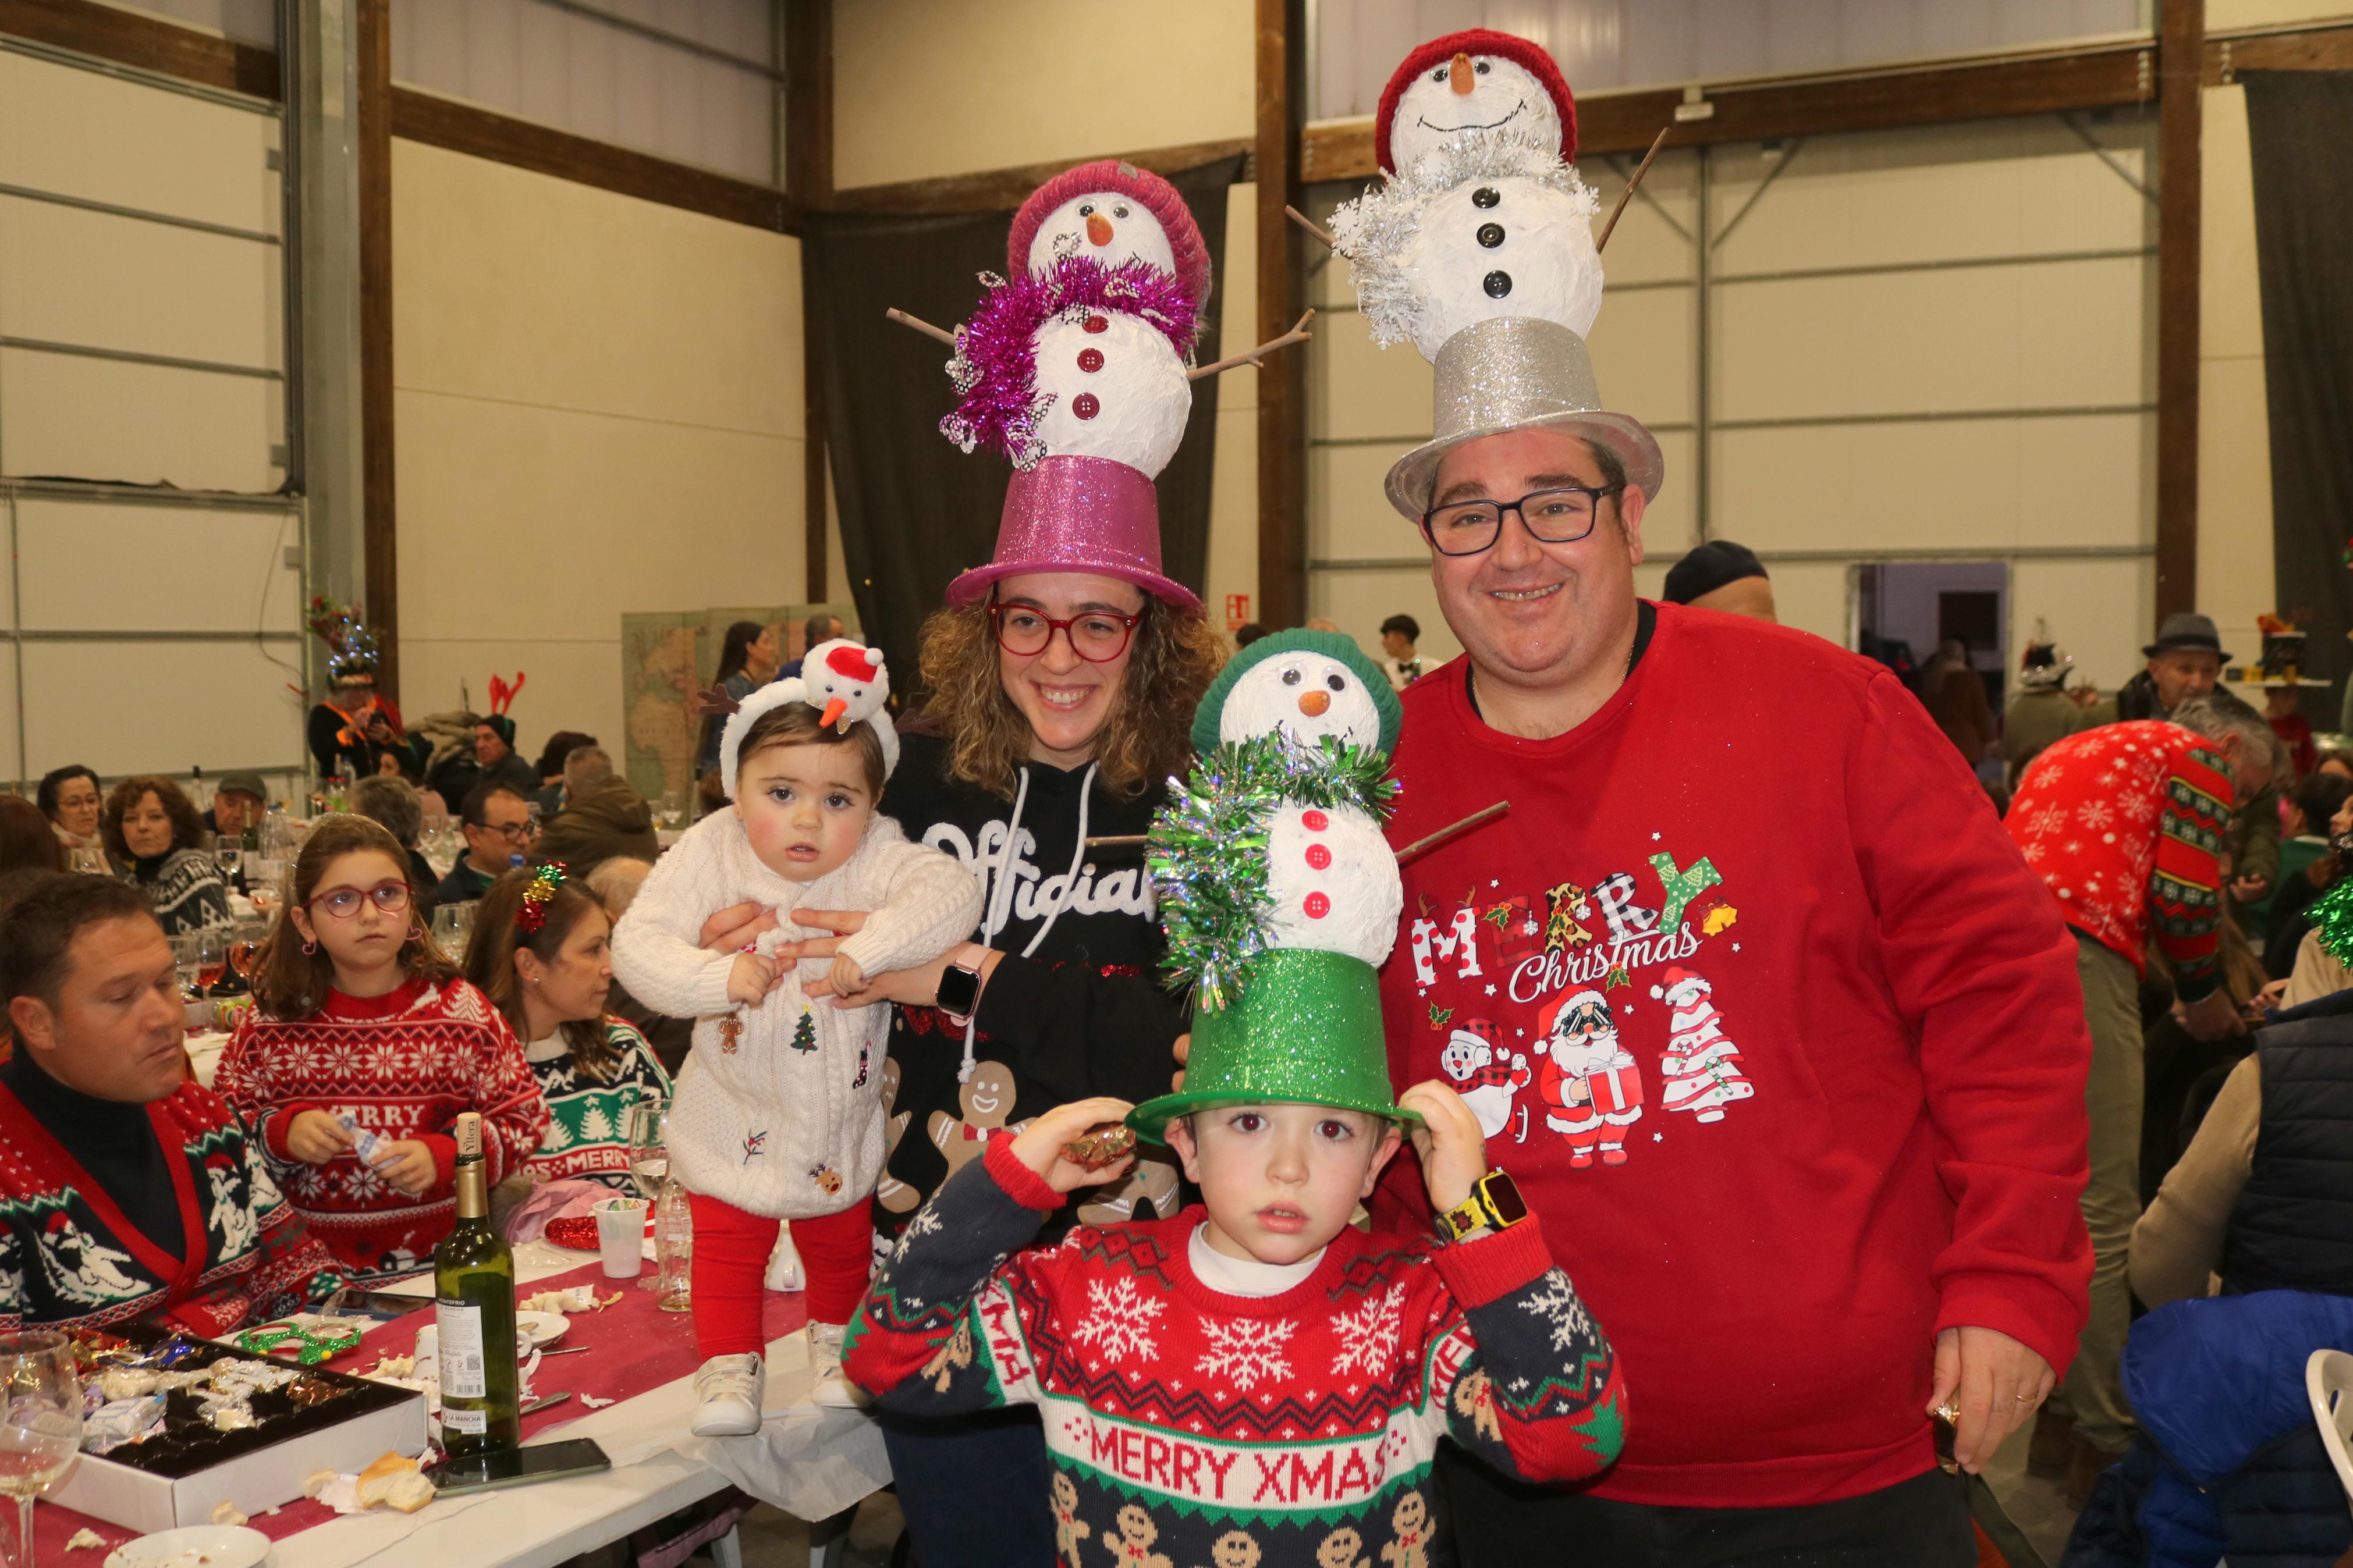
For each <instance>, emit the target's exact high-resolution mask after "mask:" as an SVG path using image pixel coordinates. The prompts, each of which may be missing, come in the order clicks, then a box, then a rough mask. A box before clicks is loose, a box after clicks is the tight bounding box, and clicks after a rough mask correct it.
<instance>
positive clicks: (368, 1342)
mask: <svg viewBox="0 0 2353 1568" xmlns="http://www.w3.org/2000/svg"><path fill="white" fill-rule="evenodd" d="M650 1276H651V1270H650V1268H649V1270H648V1273H647V1275H646V1276H643V1277H641V1278H640V1279H606V1278H605V1273H604V1270H603V1269H602V1268H599V1267H598V1266H597V1263H596V1258H595V1257H594V1256H593V1255H592V1256H591V1257H590V1258H589V1259H588V1262H587V1263H586V1266H584V1267H582V1268H575V1269H574V1270H572V1272H570V1273H568V1274H558V1275H555V1276H554V1277H553V1278H550V1279H541V1280H538V1281H536V1282H534V1283H533V1284H529V1285H524V1286H522V1287H521V1288H520V1293H521V1294H522V1295H524V1296H533V1295H537V1294H538V1293H539V1292H540V1291H542V1290H560V1289H565V1287H567V1286H572V1285H586V1286H589V1287H592V1288H593V1289H595V1290H596V1293H597V1295H598V1296H599V1297H604V1296H609V1295H611V1294H613V1293H614V1292H615V1291H619V1292H620V1293H621V1299H620V1300H618V1301H617V1302H615V1303H614V1304H613V1305H612V1306H610V1307H608V1308H607V1309H606V1310H604V1311H601V1312H572V1313H567V1314H566V1316H567V1317H568V1318H569V1319H570V1321H571V1327H570V1328H569V1329H567V1330H566V1331H565V1335H564V1339H563V1340H562V1342H560V1343H559V1344H558V1345H556V1346H554V1347H551V1348H554V1349H565V1350H568V1349H570V1348H571V1347H572V1346H574V1345H585V1346H586V1347H587V1348H588V1352H589V1353H587V1354H586V1355H560V1356H555V1357H553V1358H543V1359H542V1360H541V1362H540V1363H539V1370H538V1371H537V1372H535V1373H533V1374H532V1379H531V1388H532V1393H533V1395H534V1396H536V1397H538V1398H541V1399H544V1398H546V1397H547V1396H548V1395H549V1394H565V1393H569V1394H572V1395H573V1397H572V1398H570V1399H567V1400H565V1402H564V1403H563V1404H561V1405H557V1406H556V1407H555V1408H554V1409H553V1410H543V1411H542V1412H540V1413H539V1414H538V1415H526V1416H524V1417H523V1422H522V1436H523V1441H524V1442H526V1443H527V1442H530V1441H531V1440H532V1439H533V1437H536V1436H540V1435H541V1434H542V1433H543V1432H545V1431H546V1430H547V1429H548V1428H550V1427H552V1426H562V1425H564V1424H565V1422H568V1421H577V1420H578V1419H579V1418H580V1417H582V1416H583V1415H589V1414H591V1412H590V1411H589V1409H588V1407H587V1406H586V1405H583V1404H582V1403H581V1402H580V1399H579V1395H580V1394H595V1395H596V1397H597V1398H599V1399H613V1400H621V1399H628V1398H630V1397H632V1396H633V1395H636V1394H645V1393H648V1392H649V1391H651V1390H653V1389H656V1388H659V1387H660V1386H661V1385H662V1384H666V1383H672V1382H675V1381H676V1380H678V1379H679V1378H681V1377H685V1376H687V1375H689V1374H690V1373H692V1372H693V1371H694V1369H695V1368H696V1367H698V1366H701V1365H702V1357H701V1356H699V1355H697V1354H695V1351H694V1317H693V1314H692V1313H691V1312H665V1311H663V1310H661V1309H660V1308H659V1307H658V1306H656V1305H655V1304H654V1292H652V1291H651V1290H643V1289H638V1286H639V1284H640V1283H641V1282H642V1279H644V1278H650ZM806 1300H807V1299H806V1298H805V1297H804V1296H802V1295H801V1294H800V1293H799V1292H797V1291H796V1292H794V1293H793V1294H790V1295H780V1294H778V1293H776V1291H773V1290H772V1291H769V1292H767V1293H766V1295H765V1296H764V1297H763V1298H762V1301H761V1324H760V1326H761V1329H762V1331H764V1332H765V1334H766V1335H767V1337H768V1338H769V1339H771V1340H777V1339H781V1338H783V1337H784V1336H785V1335H786V1334H789V1333H791V1332H792V1331H795V1330H796V1329H798V1328H799V1327H800V1326H801V1325H802V1324H803V1323H805V1322H807V1321H808V1312H807V1308H806V1307H805V1305H804V1302H805V1301H806ZM431 1321H433V1310H432V1302H431V1301H430V1300H426V1301H424V1302H423V1303H422V1305H421V1306H420V1307H419V1309H418V1310H417V1311H415V1312H411V1313H409V1314H408V1315H407V1316H406V1317H401V1318H396V1319H394V1320H393V1321H391V1322H388V1323H385V1324H383V1325H381V1326H379V1327H377V1328H375V1329H374V1330H372V1331H370V1332H369V1333H368V1334H367V1335H366V1336H365V1337H364V1338H363V1339H362V1340H361V1341H360V1343H359V1348H358V1349H357V1350H354V1351H350V1352H345V1353H344V1354H343V1355H339V1356H337V1357H336V1358H335V1359H334V1360H333V1361H332V1362H329V1363H327V1364H328V1365H329V1366H330V1367H332V1369H334V1370H335V1371H337V1372H348V1373H360V1372H364V1371H366V1370H367V1369H368V1368H370V1367H372V1366H374V1365H375V1363H376V1358H377V1357H378V1356H380V1355H385V1354H392V1355H408V1354H410V1353H412V1352H414V1351H415V1350H416V1348H417V1330H418V1329H420V1328H422V1327H424V1326H425V1325H426V1324H427V1323H429V1322H431ZM335 1517H336V1515H335V1512H334V1510H332V1509H330V1508H327V1507H325V1506H323V1505H322V1504H320V1503H316V1502H311V1501H310V1500H307V1499H297V1500H294V1501H292V1502H290V1503H288V1504H286V1505H285V1506H284V1507H282V1508H280V1510H278V1511H277V1512H276V1513H274V1514H273V1513H257V1514H255V1515H254V1516H253V1518H252V1520H251V1521H249V1522H250V1523H251V1524H252V1526H253V1528H254V1529H256V1530H258V1531H261V1533H262V1534H264V1535H267V1536H268V1537H269V1538H270V1539H271V1540H272V1541H279V1540H282V1539H284V1538H285V1537H287V1536H289V1535H292V1534H294V1533H295V1532H296V1531H303V1530H308V1529H310V1528H311V1526H313V1525H319V1524H324V1523H326V1522H327V1521H329V1520H331V1519H333V1518H335ZM84 1526H88V1527H89V1528H90V1529H91V1530H94V1531H97V1532H98V1533H99V1534H100V1535H102V1536H104V1537H105V1538H106V1544H107V1547H108V1549H109V1550H110V1551H111V1550H112V1549H113V1548H114V1547H117V1546H120V1545H121V1544H122V1543H123V1542H126V1541H129V1540H131V1539H132V1537H134V1536H135V1535H137V1534H138V1531H132V1530H124V1529H122V1528H121V1527H120V1526H118V1525H111V1524H108V1523H106V1522H104V1521H100V1520H95V1519H91V1518H90V1517H88V1516H87V1515H84V1514H79V1513H76V1512H75V1511H74V1510H71V1509H66V1508H59V1507H58V1506H57V1505H56V1504H55V1503H52V1502H47V1501H43V1502H42V1503H41V1504H40V1505H39V1506H38V1507H37V1508H36V1509H35V1510H33V1542H34V1546H35V1550H36V1552H37V1561H38V1562H40V1563H45V1564H47V1565H49V1568H58V1565H60V1564H64V1565H66V1568H75V1565H79V1568H97V1564H98V1563H99V1562H100V1554H99V1553H94V1552H93V1553H83V1552H77V1553H75V1554H74V1555H73V1556H71V1557H68V1556H67V1555H66V1554H65V1545H66V1542H67V1541H68V1539H69V1538H70V1537H71V1536H72V1535H73V1533H74V1532H75V1531H78V1530H80V1529H82V1528H83V1527H84Z"/></svg>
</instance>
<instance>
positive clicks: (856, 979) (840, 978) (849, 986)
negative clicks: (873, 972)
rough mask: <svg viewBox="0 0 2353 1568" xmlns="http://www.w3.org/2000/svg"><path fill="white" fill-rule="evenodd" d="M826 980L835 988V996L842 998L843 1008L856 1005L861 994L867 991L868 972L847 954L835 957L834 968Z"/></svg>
mask: <svg viewBox="0 0 2353 1568" xmlns="http://www.w3.org/2000/svg"><path fill="white" fill-rule="evenodd" d="M825 979H826V984H828V985H830V986H831V987H833V994H835V995H836V996H839V997H840V998H841V1003H840V1005H843V1006H854V1005H857V1002H858V996H859V993H860V992H861V991H864V990H865V989H866V971H865V970H863V969H861V968H860V967H859V963H858V961H857V960H856V959H854V958H852V957H850V956H849V954H848V953H846V952H837V953H835V954H834V955H833V967H832V968H831V969H828V970H827V971H826V975H825Z"/></svg>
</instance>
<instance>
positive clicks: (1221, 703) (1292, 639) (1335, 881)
mask: <svg viewBox="0 0 2353 1568" xmlns="http://www.w3.org/2000/svg"><path fill="white" fill-rule="evenodd" d="M1401 719H1402V711H1401V710H1400V709H1399V707H1398V700H1397V694H1396V693H1395V692H1394V691H1393V690H1391V689H1390V687H1389V684H1388V678H1387V677H1386V676H1384V675H1383V674H1382V673H1381V670H1380V667H1379V666H1377V665H1376V664H1375V663H1373V661H1372V660H1371V659H1369V658H1366V657H1365V655H1364V653H1363V652H1362V651H1361V650H1360V649H1358V647H1356V643H1355V642H1354V641H1353V640H1352V639H1350V638H1349V637H1345V636H1343V635H1341V634H1339V633H1336V632H1317V631H1290V632H1279V633H1276V634H1274V635H1273V636H1271V637H1261V638H1260V639H1259V640H1258V641H1257V642H1254V643H1252V644H1251V645H1250V647H1247V648H1245V649H1243V650H1242V651H1241V653H1240V654H1239V655H1237V656H1236V657H1235V658H1233V660H1232V661H1231V662H1229V664H1228V665H1227V666H1226V668H1225V670H1224V671H1223V672H1222V673H1221V674H1220V675H1219V677H1218V679H1216V680H1215V681H1214V682H1212V683H1211V684H1210V687H1209V689H1208V691H1207V692H1206V693H1205V694H1204V695H1203V697H1202V699H1201V705H1200V708H1199V710H1198V712H1197V713H1196V715H1195V718H1194V721H1193V743H1194V746H1195V749H1196V750H1197V751H1198V752H1200V753H1201V756H1200V761H1199V763H1198V764H1197V765H1196V766H1195V768H1194V770H1193V773H1192V774H1191V776H1190V777H1189V778H1188V779H1187V780H1186V781H1185V782H1184V783H1183V784H1181V785H1180V786H1178V788H1177V789H1176V793H1175V795H1173V797H1172V798H1171V800H1170V802H1169V804H1168V805H1166V807H1164V808H1163V810H1162V811H1161V814H1160V816H1158V817H1156V818H1155V820H1154V823H1153V831H1152V837H1151V847H1150V849H1149V851H1148V855H1147V861H1148V864H1149V866H1150V868H1151V871H1152V878H1153V890H1154V892H1155V896H1156V897H1157V898H1158V900H1159V902H1160V910H1161V916H1162V920H1163V921H1164V922H1165V923H1166V927H1167V931H1168V957H1167V959H1166V967H1167V969H1168V970H1169V972H1170V974H1171V975H1172V977H1173V978H1175V979H1176V980H1178V981H1181V982H1183V983H1186V984H1190V985H1191V986H1192V988H1193V993H1194V1017H1193V1042H1192V1053H1191V1056H1190V1058H1189V1060H1188V1063H1187V1076H1186V1084H1185V1089H1183V1091H1182V1092H1179V1093H1176V1094H1169V1095H1164V1096H1162V1097H1161V1098H1159V1099H1157V1100H1149V1101H1147V1102H1145V1104H1143V1105H1139V1106H1137V1107H1136V1108H1135V1110H1134V1112H1133V1113H1132V1114H1131V1115H1130V1116H1129V1117H1128V1124H1129V1125H1130V1126H1131V1127H1133V1128H1134V1130H1135V1131H1137V1132H1138V1133H1140V1134H1141V1135H1143V1136H1144V1137H1145V1138H1149V1139H1152V1140H1154V1141H1155V1142H1158V1141H1161V1140H1162V1135H1163V1130H1164V1129H1165V1128H1166V1125H1167V1123H1168V1122H1169V1121H1170V1120H1171V1119H1173V1118H1175V1117H1178V1116H1183V1115H1186V1114H1187V1113H1189V1112H1191V1111H1194V1110H1200V1109H1202V1108H1204V1107H1207V1106H1211V1105H1219V1104H1235V1103H1246V1102H1256V1101H1274V1102H1289V1103H1298V1104H1310V1105H1329V1106H1335V1107H1338V1108H1340V1109H1343V1110H1361V1111H1364V1112H1366V1113H1367V1114H1370V1115H1375V1116H1380V1117H1385V1118H1388V1119H1390V1120H1393V1121H1401V1122H1413V1121H1419V1117H1417V1116H1416V1115H1415V1114H1414V1112H1412V1111H1410V1110H1401V1109H1399V1108H1398V1105H1397V1103H1396V1100H1395V1098H1394V1096H1393V1095H1392V1094H1391V1092H1390V1089H1389V1082H1388V1052H1387V1049H1386V1047H1385V1046H1384V1043H1383V1038H1382V1032H1381V1011H1380V988H1379V982H1378V979H1377V975H1376V973H1375V972H1376V971H1377V969H1378V968H1379V966H1380V964H1381V963H1383V962H1384V961H1385V960H1386V959H1387V958H1388V953H1389V949H1390V947H1391V946H1392V945H1393V944H1394V943H1395V942H1396V940H1397V930H1398V913H1399V911H1400V910H1401V908H1402V907H1403V902H1404V893H1403V889H1402V886H1401V884H1400V881H1399V879H1398V866H1397V857H1396V856H1395V854H1393V853H1392V852H1391V851H1390V849H1389V847H1388V841H1387V839H1386V838H1385V837H1383V836H1382V832H1381V824H1382V822H1383V821H1384V820H1385V819H1386V817H1387V816H1388V797H1389V795H1390V794H1391V791H1392V787H1393V786H1392V785H1391V784H1389V782H1388V752H1389V750H1390V748H1391V747H1393V746H1394V745H1395V744H1396V743H1397V734H1398V724H1399V722H1400V721H1401Z"/></svg>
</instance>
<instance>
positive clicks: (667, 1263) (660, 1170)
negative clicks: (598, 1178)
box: [621, 1094, 686, 1306]
mask: <svg viewBox="0 0 2353 1568" xmlns="http://www.w3.org/2000/svg"><path fill="white" fill-rule="evenodd" d="M669 1123H670V1101H669V1100H666V1099H664V1098H663V1097H662V1096H660V1095H659V1094H647V1095H642V1096H640V1097H639V1098H638V1100H637V1102H636V1103H635V1104H633V1105H631V1106H630V1107H629V1108H628V1110H626V1111H624V1112H623V1113H622V1123H621V1125H622V1135H623V1136H624V1137H626V1138H627V1139H628V1143H629V1177H630V1179H631V1180H632V1181H634V1182H636V1183H637V1184H638V1192H639V1193H640V1194H644V1196H645V1198H646V1200H647V1201H648V1202H649V1203H650V1204H652V1205H654V1271H653V1273H651V1274H650V1275H648V1276H647V1277H646V1278H645V1279H640V1280H639V1281H638V1289H641V1290H656V1291H660V1292H662V1293H663V1301H662V1304H663V1305H664V1306H668V1305H669V1301H670V1296H671V1295H672V1294H674V1293H676V1292H678V1291H681V1290H682V1289H683V1279H684V1276H685V1272H686V1260H685V1259H684V1258H673V1257H672V1256H671V1253H672V1247H671V1243H672V1242H673V1240H675V1239H676V1238H675V1237H673V1236H672V1234H671V1231H672V1229H673V1228H674V1227H673V1226H669V1225H666V1224H665V1220H666V1219H668V1218H669V1217H670V1216H669V1215H668V1212H667V1211H668V1210H669V1209H670V1208H672V1207H682V1206H683V1203H684V1199H683V1194H679V1193H678V1192H677V1184H676V1183H674V1182H672V1181H671V1180H670V1149H669V1146H668V1144H667V1143H666V1142H664V1140H665V1138H666V1136H667V1133H668V1130H669ZM668 1198H675V1199H676V1200H677V1201H676V1203H674V1204H666V1203H665V1201H664V1200H665V1199H668Z"/></svg>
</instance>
